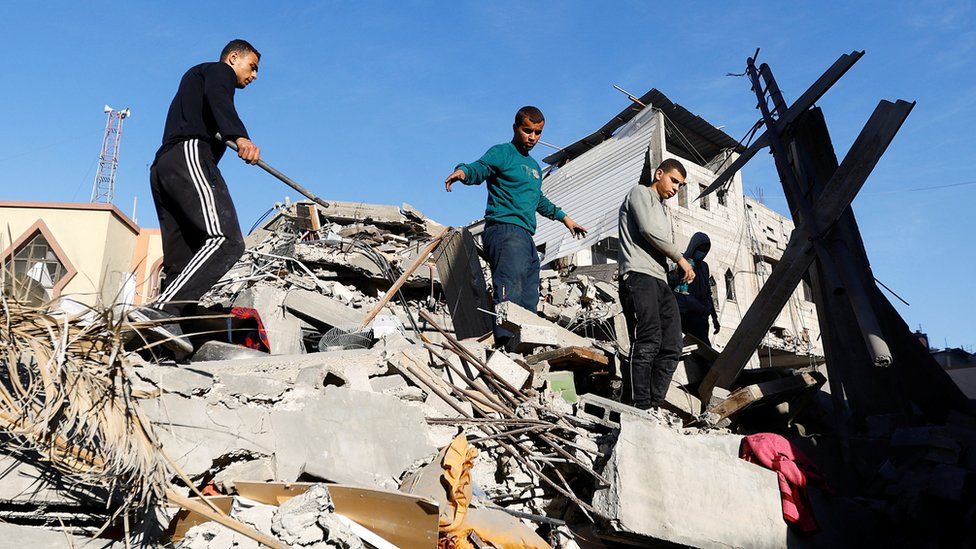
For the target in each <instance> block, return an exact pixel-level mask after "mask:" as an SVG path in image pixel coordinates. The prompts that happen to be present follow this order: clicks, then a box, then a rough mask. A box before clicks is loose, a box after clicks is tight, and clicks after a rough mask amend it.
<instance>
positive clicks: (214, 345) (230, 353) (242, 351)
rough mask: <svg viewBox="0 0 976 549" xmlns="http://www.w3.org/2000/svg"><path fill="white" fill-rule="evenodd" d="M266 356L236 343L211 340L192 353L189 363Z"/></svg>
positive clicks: (261, 352)
mask: <svg viewBox="0 0 976 549" xmlns="http://www.w3.org/2000/svg"><path fill="white" fill-rule="evenodd" d="M265 356H268V353H265V352H263V351H258V350H257V349H249V348H247V347H243V346H241V345H238V344H236V343H227V342H226V341H216V340H211V341H207V342H205V343H204V344H203V345H201V346H200V348H199V349H197V350H196V352H194V353H193V357H192V358H191V359H190V361H191V362H209V361H213V360H239V359H242V358H260V357H265Z"/></svg>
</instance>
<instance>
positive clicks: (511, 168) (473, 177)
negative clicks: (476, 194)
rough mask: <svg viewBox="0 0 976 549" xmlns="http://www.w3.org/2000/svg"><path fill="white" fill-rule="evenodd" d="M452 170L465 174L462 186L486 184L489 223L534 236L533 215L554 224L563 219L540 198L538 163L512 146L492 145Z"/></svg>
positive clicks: (540, 176)
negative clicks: (519, 230) (468, 161)
mask: <svg viewBox="0 0 976 549" xmlns="http://www.w3.org/2000/svg"><path fill="white" fill-rule="evenodd" d="M454 169H455V170H457V169H460V170H461V171H463V172H464V184H465V185H480V184H481V183H483V182H485V181H487V182H488V207H487V208H485V219H486V220H488V221H493V222H495V223H509V224H511V225H518V226H519V227H523V228H525V230H527V231H529V233H531V234H535V213H536V212H539V214H540V215H542V216H543V217H547V218H549V219H555V220H556V221H562V220H563V218H564V217H566V213H565V212H563V211H562V210H561V209H559V208H557V207H556V206H555V205H554V204H553V203H552V202H549V199H548V198H546V197H545V196H544V195H543V194H542V170H541V169H540V168H539V163H538V162H536V161H535V159H534V158H532V157H531V156H529V155H527V154H522V153H521V152H520V151H519V150H518V147H516V146H515V144H514V143H501V144H499V145H495V146H494V147H492V148H490V149H488V152H486V153H485V154H484V155H483V156H482V157H481V158H479V159H478V160H477V161H476V162H472V163H471V164H458V165H457V166H455V167H454Z"/></svg>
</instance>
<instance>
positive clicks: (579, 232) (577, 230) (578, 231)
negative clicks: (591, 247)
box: [563, 215, 586, 238]
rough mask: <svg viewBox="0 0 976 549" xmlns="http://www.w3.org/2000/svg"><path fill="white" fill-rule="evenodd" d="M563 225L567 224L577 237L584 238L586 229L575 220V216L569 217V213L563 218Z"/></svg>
mask: <svg viewBox="0 0 976 549" xmlns="http://www.w3.org/2000/svg"><path fill="white" fill-rule="evenodd" d="M563 225H566V228H567V229H569V232H570V233H572V234H573V236H575V237H576V238H583V237H584V236H586V229H585V228H584V227H582V226H581V225H579V224H578V223H576V222H575V221H573V218H572V217H569V216H568V215H567V216H566V217H564V218H563Z"/></svg>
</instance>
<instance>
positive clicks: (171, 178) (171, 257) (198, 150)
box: [149, 139, 244, 315]
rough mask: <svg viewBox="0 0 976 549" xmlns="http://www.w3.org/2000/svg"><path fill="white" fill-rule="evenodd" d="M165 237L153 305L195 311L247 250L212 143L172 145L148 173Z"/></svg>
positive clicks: (173, 311) (180, 312)
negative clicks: (158, 290)
mask: <svg viewBox="0 0 976 549" xmlns="http://www.w3.org/2000/svg"><path fill="white" fill-rule="evenodd" d="M149 181H150V186H151V188H152V194H153V201H154V202H155V204H156V214H157V215H158V216H159V228H160V232H161V233H162V240H163V275H164V277H165V278H164V280H163V284H162V288H161V290H160V293H159V296H157V297H156V300H155V302H154V306H155V307H158V308H161V309H162V310H164V311H165V312H167V313H170V314H173V315H185V314H192V311H191V308H192V307H193V305H195V303H196V302H197V300H199V299H200V297H201V296H202V295H203V294H204V293H206V292H207V290H209V289H210V288H211V287H212V286H213V285H214V283H216V282H217V281H218V280H220V277H222V276H223V275H224V274H225V273H226V272H227V271H228V270H229V269H230V268H231V267H233V266H234V263H236V262H237V260H238V259H239V258H240V257H241V254H243V253H244V238H243V237H242V236H241V229H240V225H239V223H238V221H237V212H236V211H235V209H234V202H233V201H232V200H231V198H230V192H229V191H228V190H227V184H226V183H225V182H224V178H223V177H222V176H221V175H220V171H219V170H218V169H217V165H216V163H215V162H214V160H213V154H212V153H211V151H210V145H209V143H207V142H205V141H201V140H199V139H189V140H186V141H183V142H181V143H177V144H176V145H173V146H172V147H171V148H170V149H169V150H167V151H166V152H164V153H163V154H162V155H161V156H160V157H159V160H157V162H156V163H155V164H154V165H153V167H152V169H151V170H150V175H149Z"/></svg>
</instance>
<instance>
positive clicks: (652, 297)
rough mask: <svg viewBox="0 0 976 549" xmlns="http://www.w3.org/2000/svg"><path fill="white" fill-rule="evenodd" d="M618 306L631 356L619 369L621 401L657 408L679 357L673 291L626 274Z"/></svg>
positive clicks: (678, 320)
mask: <svg viewBox="0 0 976 549" xmlns="http://www.w3.org/2000/svg"><path fill="white" fill-rule="evenodd" d="M620 304H621V305H622V306H623V310H624V317H625V318H626V319H627V331H629V332H630V357H629V360H626V361H624V363H623V364H622V368H621V377H623V397H624V398H623V400H624V401H628V400H629V401H631V403H632V404H633V406H635V407H637V408H650V407H651V406H660V405H661V404H663V403H664V398H665V396H667V394H668V386H669V385H670V384H671V376H673V375H674V370H675V368H677V366H678V359H680V358H681V317H680V316H679V315H678V303H677V301H676V300H675V298H674V292H672V291H671V288H669V287H668V285H667V284H666V283H665V282H664V281H663V280H661V279H658V278H654V277H653V276H650V275H646V274H644V273H638V272H629V273H626V274H625V275H624V278H623V280H621V281H620Z"/></svg>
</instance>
